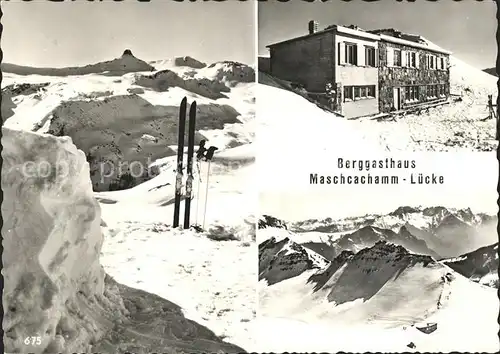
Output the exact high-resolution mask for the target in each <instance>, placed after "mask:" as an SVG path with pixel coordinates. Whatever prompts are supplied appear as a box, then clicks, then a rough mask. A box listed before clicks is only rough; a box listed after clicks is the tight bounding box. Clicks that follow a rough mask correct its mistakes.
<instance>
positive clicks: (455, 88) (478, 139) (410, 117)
mask: <svg viewBox="0 0 500 354" xmlns="http://www.w3.org/2000/svg"><path fill="white" fill-rule="evenodd" d="M431 44H432V43H431ZM450 61H451V63H450V85H451V88H450V89H451V93H452V94H454V95H460V96H461V101H460V102H458V101H457V102H451V103H450V104H448V105H443V106H438V107H435V108H430V109H429V110H428V111H426V112H421V113H420V114H405V115H404V116H401V117H399V118H397V119H396V120H392V119H385V120H377V119H373V118H370V117H366V118H362V119H356V120H353V121H351V122H350V123H351V124H349V125H348V126H349V128H346V126H345V125H344V126H343V125H337V128H336V129H335V128H333V125H331V126H330V129H327V127H326V126H324V125H322V124H321V123H318V122H317V121H318V120H319V121H321V117H325V116H329V120H330V121H331V122H332V124H333V123H335V124H339V123H338V120H343V118H340V117H336V116H335V115H334V114H327V113H325V112H324V111H322V110H321V109H319V108H318V107H317V106H316V105H315V104H314V103H312V102H309V101H308V100H306V99H305V98H303V97H301V95H300V94H298V93H294V92H293V90H291V88H290V86H289V83H287V82H284V81H283V80H278V79H276V78H274V77H272V76H270V75H268V74H265V73H259V83H260V85H259V88H258V95H259V101H260V100H263V105H264V108H263V109H262V110H263V111H264V113H263V115H264V117H265V121H271V120H273V118H274V119H275V120H276V119H277V118H281V119H282V120H281V121H280V122H281V124H282V126H283V127H287V129H289V128H288V126H287V125H288V123H287V121H288V120H291V121H292V122H293V120H294V118H293V117H301V118H302V126H303V128H304V131H303V132H302V134H292V136H293V138H290V139H293V140H295V141H296V142H297V143H298V144H301V145H302V144H303V142H304V140H305V141H309V137H310V136H311V135H312V134H314V133H310V132H309V130H308V126H309V124H310V125H311V126H316V127H318V129H317V131H316V134H314V135H315V137H316V139H317V140H319V141H320V142H321V143H323V145H327V144H330V143H333V144H335V143H336V142H337V141H341V142H342V143H345V141H344V140H343V139H342V137H337V136H336V135H335V133H334V131H336V132H342V131H346V132H347V131H349V133H346V136H349V137H350V138H352V139H354V141H355V143H354V145H357V144H358V143H357V142H358V141H370V143H371V144H373V145H376V146H377V148H378V149H380V150H386V151H393V152H398V151H408V150H409V151H470V150H475V151H476V150H477V151H494V150H496V147H497V146H498V142H497V141H496V140H495V131H496V123H495V120H494V119H486V118H487V117H488V112H489V110H488V107H487V103H488V95H490V94H491V95H493V97H494V98H493V99H494V100H495V99H496V95H497V79H498V78H496V77H495V76H492V75H489V74H487V73H485V72H483V71H482V70H480V69H477V68H474V67H472V66H470V65H468V64H466V63H464V62H463V61H461V60H459V59H457V58H455V57H453V56H451V57H450ZM264 87H265V88H264ZM260 92H262V93H260ZM271 102H272V103H273V104H274V106H275V107H276V109H275V111H271V110H268V108H267V105H268V104H271ZM299 103H300V104H299ZM258 104H259V106H260V102H258ZM259 109H260V108H259ZM271 112H272V113H273V115H271V114H270V113H271ZM274 114H276V115H278V117H274ZM259 116H260V114H259ZM276 122H278V121H277V120H276ZM291 124H292V126H293V123H291ZM325 136H328V137H327V138H325ZM327 142H328V143H327ZM304 145H305V146H307V145H308V144H307V143H306V144H304ZM304 145H302V146H304ZM349 149H351V148H350V147H349ZM349 151H351V150H349ZM354 151H356V149H355V150H354Z"/></svg>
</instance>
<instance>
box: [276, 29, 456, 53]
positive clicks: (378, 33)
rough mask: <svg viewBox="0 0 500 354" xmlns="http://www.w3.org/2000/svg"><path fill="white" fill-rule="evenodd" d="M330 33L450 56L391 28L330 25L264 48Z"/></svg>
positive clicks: (420, 38)
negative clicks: (398, 35) (391, 33)
mask: <svg viewBox="0 0 500 354" xmlns="http://www.w3.org/2000/svg"><path fill="white" fill-rule="evenodd" d="M331 31H335V32H339V33H344V34H349V35H353V36H357V37H362V38H365V39H372V40H382V41H386V42H391V43H396V44H402V45H406V46H410V47H414V48H420V49H426V50H430V51H434V52H438V53H442V54H452V53H451V52H450V51H447V50H445V49H443V48H441V47H439V46H438V45H436V44H434V43H432V42H431V41H429V40H427V39H426V38H424V37H422V36H420V35H416V34H410V33H403V32H400V31H398V30H396V29H393V28H389V29H377V30H371V31H365V30H363V29H361V28H359V27H357V26H353V25H350V26H340V25H331V26H328V27H326V28H325V29H324V30H321V31H317V32H314V33H309V34H307V35H304V36H299V37H295V38H290V39H287V40H285V41H281V42H277V43H273V44H269V45H268V46H266V47H267V48H271V47H274V46H278V45H281V44H285V43H289V42H293V41H296V40H299V39H306V38H309V37H311V36H315V35H318V34H322V33H327V32H331ZM383 31H393V32H394V33H399V34H401V35H404V36H406V37H413V38H415V40H410V39H404V38H398V37H395V36H391V35H387V34H383V33H382V32H383ZM419 41H421V42H424V43H419Z"/></svg>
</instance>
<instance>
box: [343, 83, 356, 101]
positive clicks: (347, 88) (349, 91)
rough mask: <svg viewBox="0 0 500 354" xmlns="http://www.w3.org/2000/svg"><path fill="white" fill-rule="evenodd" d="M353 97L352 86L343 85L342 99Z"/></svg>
mask: <svg viewBox="0 0 500 354" xmlns="http://www.w3.org/2000/svg"><path fill="white" fill-rule="evenodd" d="M353 99H354V95H353V93H352V86H345V87H344V101H352V100H353Z"/></svg>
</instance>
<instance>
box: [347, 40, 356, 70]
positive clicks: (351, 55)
mask: <svg viewBox="0 0 500 354" xmlns="http://www.w3.org/2000/svg"><path fill="white" fill-rule="evenodd" d="M345 62H346V63H347V64H351V65H358V46H357V45H356V44H352V43H346V45H345Z"/></svg>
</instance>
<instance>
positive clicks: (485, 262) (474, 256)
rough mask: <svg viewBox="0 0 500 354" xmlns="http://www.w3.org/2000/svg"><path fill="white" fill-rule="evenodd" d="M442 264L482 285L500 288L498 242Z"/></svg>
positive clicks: (446, 260)
mask: <svg viewBox="0 0 500 354" xmlns="http://www.w3.org/2000/svg"><path fill="white" fill-rule="evenodd" d="M442 263H444V264H446V265H447V266H448V267H450V268H452V269H454V270H455V271H456V272H458V273H460V274H462V275H463V276H465V277H466V278H469V279H471V280H472V281H475V282H478V283H480V284H484V285H488V286H491V287H494V288H498V287H499V286H498V242H497V243H495V244H493V245H490V246H486V247H481V248H478V249H477V250H475V251H473V252H470V253H467V254H464V255H461V256H459V257H455V258H450V259H445V260H443V261H442Z"/></svg>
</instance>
